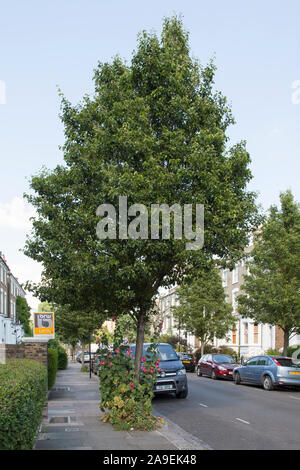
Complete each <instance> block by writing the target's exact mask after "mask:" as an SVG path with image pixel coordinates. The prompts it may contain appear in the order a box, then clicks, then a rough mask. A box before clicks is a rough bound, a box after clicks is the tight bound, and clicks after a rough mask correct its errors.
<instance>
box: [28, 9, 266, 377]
mask: <svg viewBox="0 0 300 470" xmlns="http://www.w3.org/2000/svg"><path fill="white" fill-rule="evenodd" d="M214 73H215V65H214V64H213V63H212V62H210V63H209V64H208V65H207V66H204V67H203V66H201V65H200V64H199V63H198V61H197V60H195V59H193V58H192V57H191V55H190V49H189V42H188V33H187V32H186V31H185V30H184V28H183V25H182V21H181V19H180V18H177V17H173V18H166V19H165V20H164V23H163V29H162V33H161V38H159V37H158V36H157V35H156V34H155V33H147V32H145V31H144V32H142V33H141V34H140V35H139V37H138V44H137V50H136V51H135V52H134V53H133V56H132V60H131V63H130V64H129V65H128V64H126V63H125V62H124V61H122V60H121V58H119V57H116V58H114V60H113V61H112V63H99V64H98V67H97V68H96V70H95V74H94V82H95V92H94V95H93V96H92V97H89V96H84V98H83V100H82V102H81V103H80V104H79V105H77V106H72V105H71V103H70V102H69V101H68V100H67V99H66V98H65V97H64V96H62V108H61V119H62V122H63V124H64V128H65V138H66V140H65V144H64V146H63V152H64V160H65V164H64V165H60V166H58V167H56V168H55V169H54V170H46V169H43V170H42V171H41V172H40V174H38V175H36V176H34V177H32V179H31V184H30V186H31V189H32V190H33V192H31V193H30V194H28V195H27V196H26V197H27V199H28V201H29V202H30V203H31V204H32V205H33V206H34V207H35V208H36V211H37V216H36V217H35V218H34V219H33V232H32V234H31V235H30V236H29V237H28V239H27V243H26V247H25V253H26V254H27V255H28V256H30V257H32V258H33V259H35V260H37V261H40V262H41V263H42V264H43V275H42V281H41V283H40V284H39V285H36V286H34V285H31V289H32V290H33V291H34V292H35V293H36V295H38V296H39V297H40V298H41V300H47V301H50V302H56V303H58V304H61V305H64V304H68V305H70V306H71V309H72V310H77V311H80V310H81V311H83V310H84V309H86V308H88V309H89V310H93V309H94V310H95V311H98V312H100V313H102V312H103V311H108V312H110V314H111V316H112V315H121V314H125V313H128V314H129V315H131V316H132V317H133V318H135V319H136V322H137V348H136V369H137V371H139V368H140V362H139V361H140V356H141V353H142V343H143V338H144V329H145V324H146V323H147V320H148V317H149V315H150V312H151V311H153V307H154V298H155V296H156V295H157V292H158V288H159V287H162V286H164V287H169V286H170V285H172V284H174V283H179V282H180V281H181V279H182V277H183V276H184V275H185V274H186V273H187V272H188V271H189V270H191V269H194V268H195V267H197V265H198V264H199V263H201V262H202V260H203V258H205V257H211V256H213V255H216V256H218V257H219V259H221V260H224V259H227V258H231V259H236V258H239V257H240V255H241V252H242V250H243V247H244V246H245V245H246V243H247V237H248V234H249V233H250V232H251V230H252V229H253V227H254V226H255V225H256V223H257V211H256V206H255V195H254V194H253V193H252V192H249V191H247V183H248V182H249V180H250V179H251V177H252V176H251V172H250V169H249V163H250V157H249V154H248V152H247V151H246V148H245V142H239V143H237V144H235V145H233V146H231V147H230V146H229V143H228V136H227V134H226V131H227V128H228V126H229V125H230V124H232V123H233V118H232V115H231V110H230V108H229V106H228V104H227V101H226V98H225V97H224V96H223V95H222V94H221V93H220V92H214V90H213V84H214ZM120 196H126V197H127V202H128V206H132V205H134V204H144V205H145V206H146V208H147V209H149V210H150V207H151V205H152V204H163V203H164V204H168V205H169V206H172V205H173V204H174V203H176V204H179V205H180V206H182V207H183V205H184V204H192V205H195V204H204V207H205V209H204V210H205V233H204V237H205V242H204V247H203V249H202V250H197V251H196V250H190V251H189V250H186V247H185V242H186V239H185V238H184V237H183V239H182V240H178V239H175V238H174V233H173V231H172V232H171V235H170V238H169V239H161V238H160V239H150V238H149V239H141V238H138V237H137V239H130V238H127V239H126V235H127V234H126V233H125V238H123V239H122V238H120V237H119V238H118V237H117V238H116V239H109V238H106V239H101V240H99V238H97V236H96V226H97V224H98V222H99V217H98V216H97V214H96V211H97V208H98V206H99V205H101V204H112V205H113V206H114V207H115V208H116V212H117V221H116V223H117V229H118V233H119V231H120V229H121V230H123V232H124V227H123V225H122V224H121V223H120V220H119V218H118V216H119V209H118V205H119V197H120ZM193 207H194V206H193ZM137 212H138V210H137V211H136V213H137ZM126 222H127V223H128V224H129V223H131V222H133V220H132V214H131V215H128V216H127V220H126ZM137 232H138V227H137Z"/></svg>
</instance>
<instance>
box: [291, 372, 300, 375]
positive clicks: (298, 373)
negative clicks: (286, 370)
mask: <svg viewBox="0 0 300 470" xmlns="http://www.w3.org/2000/svg"><path fill="white" fill-rule="evenodd" d="M290 374H291V375H300V372H290Z"/></svg>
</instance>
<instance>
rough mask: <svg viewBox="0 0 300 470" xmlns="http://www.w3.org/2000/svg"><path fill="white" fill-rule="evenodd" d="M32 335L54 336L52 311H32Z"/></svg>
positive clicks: (49, 337) (48, 337) (40, 336)
mask: <svg viewBox="0 0 300 470" xmlns="http://www.w3.org/2000/svg"><path fill="white" fill-rule="evenodd" d="M33 335H34V336H35V337H38V338H47V339H52V338H54V313H53V312H38V313H36V312H35V313H34V328H33Z"/></svg>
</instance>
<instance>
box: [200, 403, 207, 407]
mask: <svg viewBox="0 0 300 470" xmlns="http://www.w3.org/2000/svg"><path fill="white" fill-rule="evenodd" d="M199 405H200V406H203V408H208V406H207V405H204V403H199Z"/></svg>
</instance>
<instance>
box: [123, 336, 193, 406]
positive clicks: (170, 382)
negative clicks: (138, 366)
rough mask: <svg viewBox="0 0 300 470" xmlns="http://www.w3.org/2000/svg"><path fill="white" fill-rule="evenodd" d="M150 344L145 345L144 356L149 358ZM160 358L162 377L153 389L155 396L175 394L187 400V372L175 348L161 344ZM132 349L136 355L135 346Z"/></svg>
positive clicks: (158, 378)
mask: <svg viewBox="0 0 300 470" xmlns="http://www.w3.org/2000/svg"><path fill="white" fill-rule="evenodd" d="M149 346H150V343H144V345H143V356H147V349H148V347H149ZM157 347H158V357H159V359H160V363H159V365H160V369H161V372H160V375H159V376H158V377H157V381H156V383H155V385H154V387H153V393H154V394H161V393H170V392H173V393H175V396H176V398H186V397H187V395H188V384H187V378H186V370H185V368H184V366H183V364H182V362H181V360H180V358H179V356H178V355H177V354H176V352H175V351H174V349H173V347H172V346H171V345H170V344H168V343H159V344H158V345H157ZM130 348H131V349H132V351H133V356H134V355H135V344H131V345H130Z"/></svg>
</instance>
